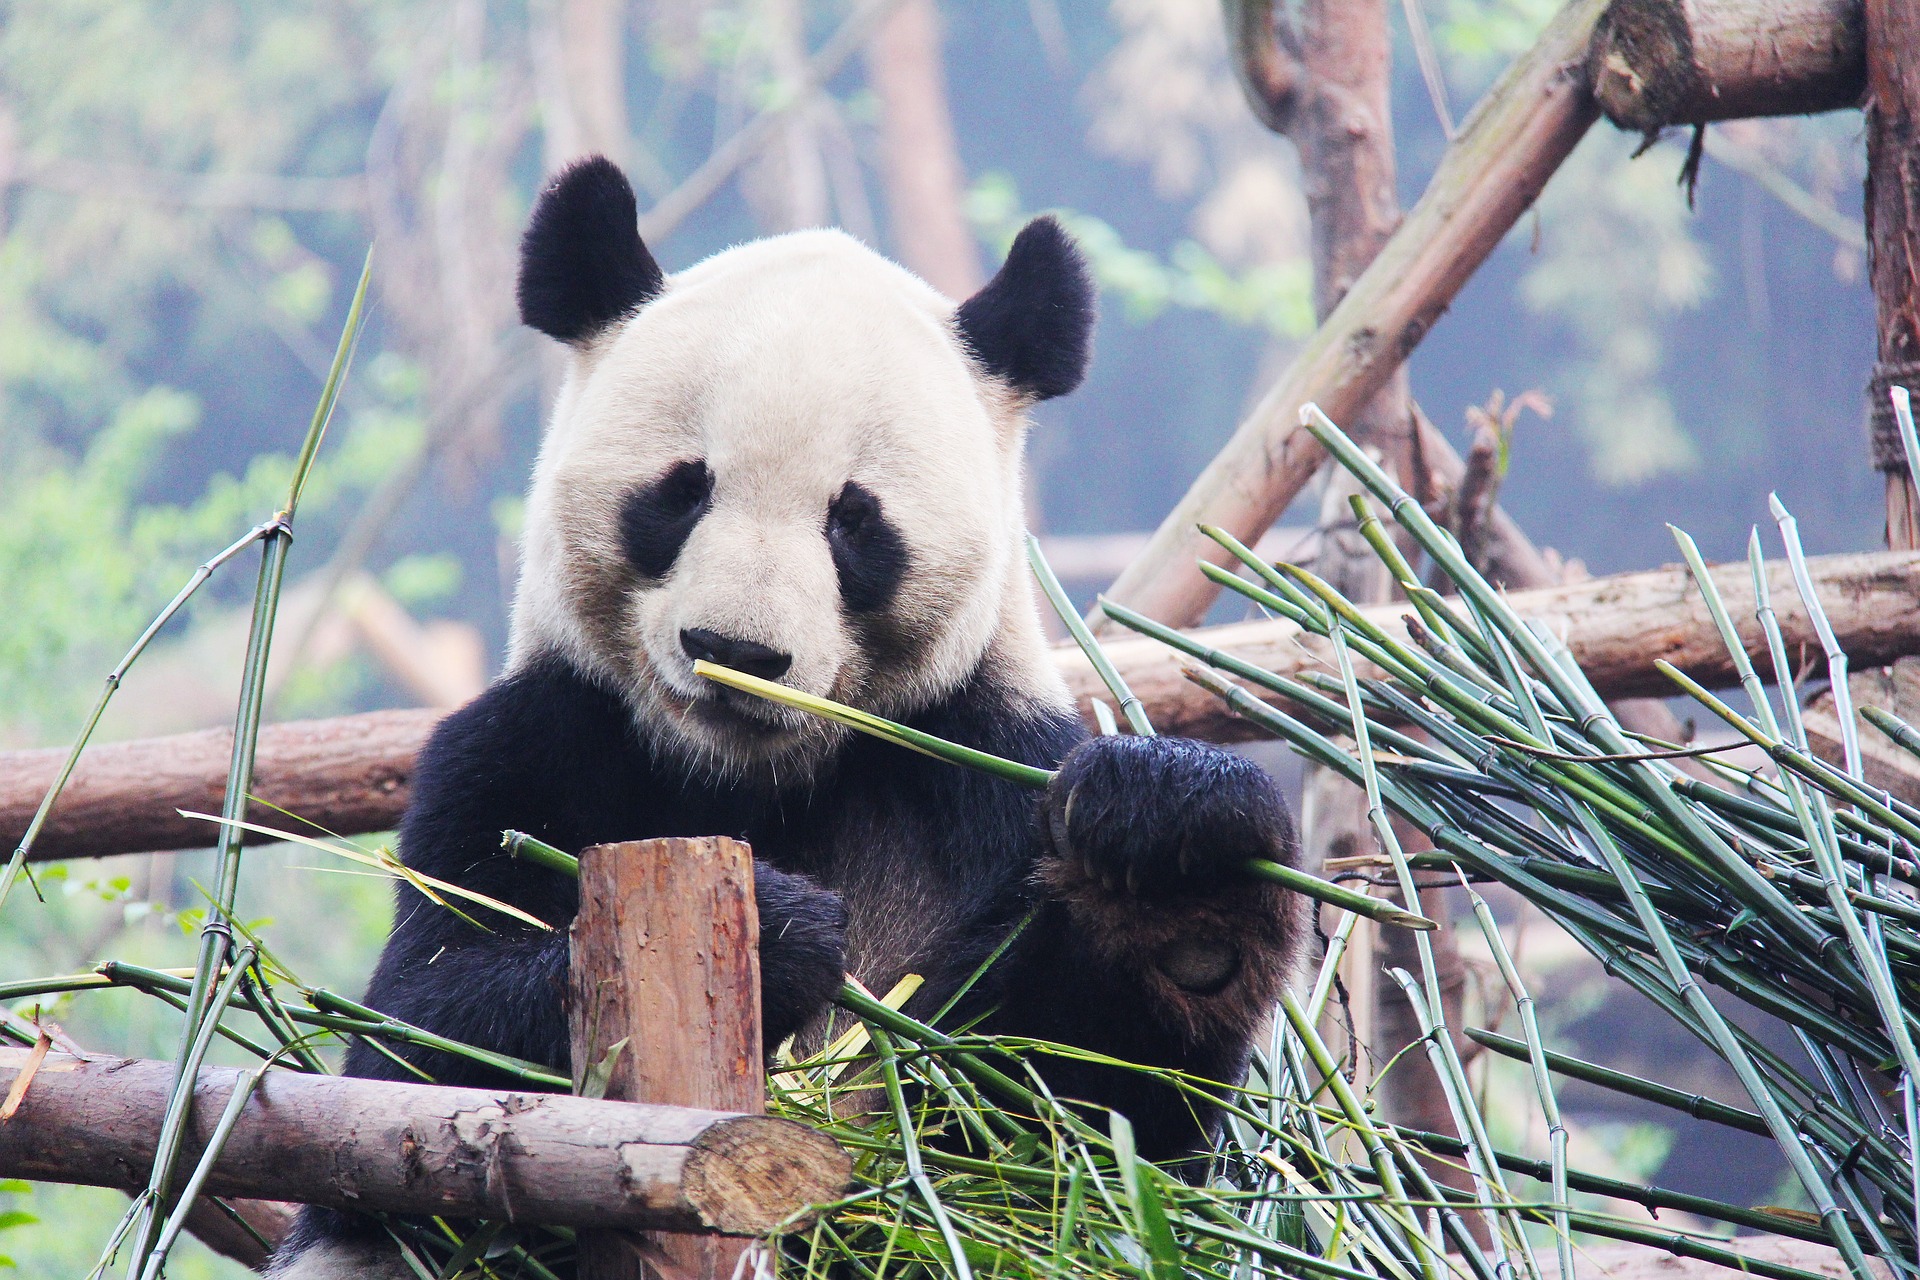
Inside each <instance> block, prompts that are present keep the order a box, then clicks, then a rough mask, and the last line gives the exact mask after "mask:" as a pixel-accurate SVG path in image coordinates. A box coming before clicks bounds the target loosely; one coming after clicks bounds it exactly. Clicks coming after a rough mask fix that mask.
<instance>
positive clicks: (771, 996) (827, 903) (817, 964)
mask: <svg viewBox="0 0 1920 1280" xmlns="http://www.w3.org/2000/svg"><path fill="white" fill-rule="evenodd" d="M753 892H754V898H755V900H756V901H757V902H758V904H759V908H760V1021H761V1027H762V1030H763V1032H764V1036H763V1038H764V1040H765V1042H766V1048H767V1050H768V1052H769V1053H771V1052H772V1050H773V1049H774V1047H775V1046H777V1045H778V1044H779V1043H780V1042H781V1041H782V1040H785V1039H786V1038H787V1037H788V1036H790V1035H792V1034H793V1033H794V1032H796V1031H798V1030H799V1029H800V1028H801V1027H803V1026H805V1025H806V1024H807V1023H808V1022H809V1021H811V1020H812V1019H813V1017H814V1016H815V1015H816V1014H818V1013H820V1012H821V1011H822V1010H824V1009H825V1008H826V1007H827V1005H828V1003H829V1002H830V1001H832V999H833V997H834V996H835V995H836V994H837V993H838V992H839V990H840V984H841V982H842V981H844V980H845V975H846V960H847V908H846V904H845V903H843V902H842V901H841V900H840V895H839V894H837V893H835V892H833V891H832V890H831V889H823V888H821V887H820V886H819V885H817V884H815V883H814V882H813V881H812V880H810V879H808V878H807V877H806V876H801V875H793V874H791V873H789V872H785V871H780V870H778V869H776V868H774V867H772V866H770V865H768V864H767V863H765V862H760V861H758V860H756V861H755V862H754V865H753Z"/></svg>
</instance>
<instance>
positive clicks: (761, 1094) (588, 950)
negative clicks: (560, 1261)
mask: <svg viewBox="0 0 1920 1280" xmlns="http://www.w3.org/2000/svg"><path fill="white" fill-rule="evenodd" d="M568 993H569V1001H568V1019H569V1023H570V1027H571V1031H572V1040H573V1070H574V1080H575V1085H576V1088H577V1087H579V1086H580V1085H581V1084H582V1083H583V1082H584V1081H587V1080H591V1081H592V1082H593V1084H594V1086H595V1088H604V1090H605V1096H606V1097H607V1098H609V1099H615V1100H621V1101H628V1102H646V1103H657V1104H668V1105H672V1106H679V1107H700V1108H712V1109H716V1110H724V1111H735V1112H745V1113H749V1114H757V1113H759V1112H761V1111H764V1110H765V1109H766V1077H765V1074H764V1072H763V1070H762V1067H761V1060H760V922H759V915H758V913H757V911H756V910H755V907H754V899H753V853H752V850H750V849H749V848H748V847H747V846H746V845H744V844H741V843H740V842H739V841H736V840H729V839H727V838H726V837H724V836H711V837H704V838H699V839H669V840H637V841H632V842H629V843H625V844H608V845H596V846H594V847H593V848H590V849H587V850H585V851H584V852H582V853H581V855H580V913H579V914H578V915H577V916H575V917H574V921H573V954H572V964H571V969H570V973H569V978H568ZM730 1172H731V1175H732V1176H734V1177H737V1178H739V1179H742V1180H743V1185H742V1188H741V1190H743V1191H747V1192H751V1193H752V1194H754V1195H756V1196H759V1197H762V1198H766V1197H777V1196H779V1195H780V1194H781V1192H782V1190H783V1187H784V1184H785V1182H786V1181H787V1179H788V1176H789V1175H788V1171H787V1170H786V1169H785V1167H784V1166H783V1165H782V1164H781V1163H780V1162H778V1161H769V1162H764V1163H755V1162H745V1163H742V1164H739V1165H736V1166H734V1167H733V1169H732V1170H731V1171H730ZM845 1175H846V1170H844V1169H843V1170H842V1183H844V1181H845ZM838 1189H839V1188H838V1187H835V1188H833V1189H832V1191H831V1192H829V1194H833V1193H837V1191H838ZM816 1198H818V1199H825V1198H828V1197H827V1196H817V1197H816ZM749 1247H750V1246H749V1244H747V1243H746V1242H742V1241H732V1240H720V1239H716V1238H714V1237H713V1236H711V1235H706V1236H688V1235H676V1234H669V1233H657V1234H654V1235H651V1236H649V1237H644V1238H640V1239H636V1238H634V1237H633V1236H630V1235H628V1234H626V1233H623V1232H586V1233H582V1235H581V1237H580V1251H581V1252H580V1275H581V1280H642V1278H643V1277H651V1278H652V1280H679V1278H680V1277H685V1278H686V1280H730V1278H731V1277H732V1276H734V1275H735V1274H736V1268H737V1267H738V1265H739V1263H740V1260H741V1257H742V1255H743V1254H744V1253H745V1251H746V1250H747V1249H748V1248H749ZM655 1253H657V1254H658V1255H661V1256H660V1257H659V1259H658V1262H657V1263H655V1264H650V1263H649V1258H650V1256H651V1255H654V1254H655Z"/></svg>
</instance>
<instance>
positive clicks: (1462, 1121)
mask: <svg viewBox="0 0 1920 1280" xmlns="http://www.w3.org/2000/svg"><path fill="white" fill-rule="evenodd" d="M1316 581H1317V580H1316ZM1321 585H1325V584H1321ZM1329 590H1330V588H1329ZM1342 616H1343V617H1344V615H1342ZM1330 638H1331V639H1332V641H1333V656H1334V660H1335V661H1336V662H1337V663H1338V664H1339V667H1340V679H1341V681H1342V683H1344V684H1345V685H1346V689H1347V702H1348V705H1349V707H1350V708H1351V713H1352V717H1353V722H1352V723H1353V740H1354V750H1355V754H1356V755H1357V756H1358V757H1359V760H1360V771H1361V778H1362V781H1363V783H1364V785H1365V788H1366V797H1367V820H1368V821H1369V822H1370V823H1372V825H1373V830H1374V836H1375V838H1376V839H1377V840H1378V841H1379V843H1380V847H1381V848H1382V849H1383V850H1384V851H1385V852H1386V854H1387V856H1388V858H1390V859H1391V860H1392V862H1393V867H1394V872H1395V874H1396V876H1397V877H1398V879H1399V881H1400V896H1401V899H1402V900H1403V901H1404V902H1406V904H1407V905H1408V907H1409V908H1411V907H1412V906H1413V904H1415V903H1417V902H1419V901H1420V891H1419V888H1418V887H1417V886H1416V885H1415V883H1414V879H1413V869H1412V867H1410V866H1408V865H1407V855H1406V852H1405V850H1403V849H1402V848H1401V847H1400V839H1399V837H1398V836H1397V835H1395V834H1394V830H1393V821H1392V819H1390V818H1389V817H1388V816H1387V810H1386V805H1385V803H1384V802H1383V801H1382V799H1381V793H1380V771H1379V767H1378V765H1377V764H1376V762H1375V761H1374V758H1373V742H1372V739H1371V737H1370V736H1369V734H1368V724H1367V716H1366V711H1365V708H1364V707H1363V706H1362V705H1361V702H1360V685H1359V681H1358V680H1357V679H1356V678H1355V677H1354V673H1353V659H1352V657H1351V656H1350V655H1349V654H1348V652H1347V643H1346V637H1345V635H1344V634H1343V633H1342V632H1341V631H1340V630H1338V629H1336V630H1335V631H1334V632H1333V634H1332V636H1331V637H1330ZM1414 941H1415V944H1416V946H1417V948H1418V955H1419V957H1420V968H1421V970H1422V973H1423V974H1424V977H1425V980H1426V986H1427V993H1426V998H1425V999H1424V1000H1422V999H1421V998H1420V993H1419V991H1418V990H1417V989H1416V987H1415V985H1414V983H1413V980H1412V979H1411V977H1408V976H1406V971H1405V970H1394V971H1392V976H1393V977H1394V978H1395V980H1396V981H1399V982H1400V985H1401V988H1402V990H1403V991H1404V992H1405V993H1406V995H1407V999H1408V1002H1409V1003H1410V1004H1412V1005H1413V1008H1414V1013H1415V1015H1416V1016H1417V1017H1418V1018H1419V1020H1420V1022H1421V1024H1422V1026H1423V1027H1424V1028H1425V1038H1426V1041H1427V1050H1428V1053H1429V1055H1430V1056H1431V1058H1432V1060H1433V1068H1434V1072H1435V1074H1436V1075H1437V1076H1438V1077H1439V1079H1440V1085H1441V1090H1442V1092H1444V1093H1445V1094H1446V1096H1447V1103H1448V1106H1449V1107H1450V1108H1451V1109H1452V1111H1453V1114H1454V1124H1455V1125H1457V1126H1459V1128H1460V1135H1461V1137H1462V1138H1464V1139H1465V1140H1466V1141H1467V1143H1468V1149H1469V1160H1470V1162H1471V1163H1472V1165H1473V1177H1474V1182H1475V1184H1476V1185H1477V1186H1479V1187H1480V1188H1481V1198H1482V1199H1483V1200H1486V1201H1488V1202H1489V1203H1490V1204H1500V1203H1502V1202H1504V1201H1506V1200H1507V1199H1508V1198H1509V1197H1508V1195H1507V1188H1506V1184H1505V1183H1504V1182H1503V1181H1502V1179H1501V1177H1500V1170H1499V1168H1498V1166H1496V1165H1495V1164H1494V1163H1493V1161H1492V1160H1491V1158H1489V1157H1488V1156H1487V1154H1486V1152H1487V1151H1488V1149H1489V1148H1490V1147H1491V1145H1492V1144H1491V1143H1490V1142H1489V1141H1488V1139H1487V1134H1486V1128H1485V1125H1484V1124H1483V1123H1482V1121H1481V1119H1480V1113H1479V1109H1478V1108H1477V1107H1475V1106H1474V1105H1473V1103H1472V1096H1473V1095H1472V1091H1471V1089H1469V1088H1468V1086H1467V1080H1466V1072H1465V1070H1464V1069H1463V1068H1462V1067H1461V1065H1460V1058H1459V1054H1458V1053H1457V1052H1456V1051H1455V1049H1454V1045H1453V1036H1452V1034H1451V1032H1450V1031H1449V1030H1448V1027H1447V1022H1446V1014H1445V1012H1444V1006H1443V1004H1442V1001H1441V991H1440V974H1439V967H1438V966H1437V965H1436V964H1435V963H1434V958H1433V943H1432V942H1431V940H1429V939H1428V938H1427V937H1426V935H1425V934H1424V933H1421V934H1416V935H1414ZM1402 979H1404V980H1402ZM1503 1219H1506V1220H1507V1222H1506V1225H1508V1226H1510V1227H1511V1228H1512V1234H1513V1238H1514V1241H1515V1242H1516V1243H1517V1244H1518V1246H1519V1249H1520V1259H1521V1261H1522V1262H1523V1263H1524V1264H1525V1265H1526V1269H1527V1274H1528V1275H1529V1276H1531V1277H1534V1280H1538V1277H1539V1274H1540V1267H1539V1262H1538V1260H1537V1259H1535V1258H1534V1256H1533V1249H1532V1247H1531V1246H1530V1245H1529V1244H1528V1243H1527V1239H1526V1234H1525V1233H1524V1232H1523V1231H1522V1230H1521V1229H1520V1224H1519V1221H1518V1220H1517V1219H1514V1218H1512V1217H1511V1211H1510V1210H1505V1209H1503V1210H1500V1211H1497V1212H1496V1211H1495V1210H1493V1209H1489V1210H1488V1211H1487V1234H1488V1238H1489V1239H1490V1240H1491V1241H1492V1242H1493V1247H1494V1253H1495V1256H1496V1257H1497V1258H1498V1260H1499V1263H1500V1265H1501V1266H1502V1267H1505V1266H1507V1265H1509V1261H1508V1258H1507V1250H1506V1244H1505V1241H1504V1240H1503V1234H1502V1225H1503V1223H1502V1220H1503Z"/></svg>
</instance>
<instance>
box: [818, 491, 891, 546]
mask: <svg viewBox="0 0 1920 1280" xmlns="http://www.w3.org/2000/svg"><path fill="white" fill-rule="evenodd" d="M879 514H880V504H879V503H877V502H875V501H874V499H873V495H871V494H869V493H868V492H867V491H866V490H865V489H862V488H861V487H860V486H859V485H857V484H849V485H848V486H847V487H846V488H844V489H842V490H841V491H840V496H839V497H837V498H835V499H834V500H833V504H832V505H831V506H829V507H828V508H827V533H828V536H829V537H838V538H843V539H848V540H857V539H858V538H859V537H860V535H861V533H862V531H864V530H866V529H867V528H868V527H870V526H871V525H872V523H873V522H874V520H875V519H877V518H878V516H879Z"/></svg>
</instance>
